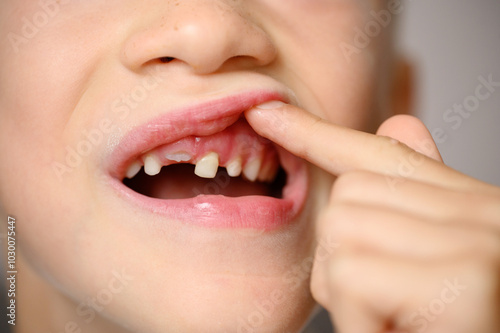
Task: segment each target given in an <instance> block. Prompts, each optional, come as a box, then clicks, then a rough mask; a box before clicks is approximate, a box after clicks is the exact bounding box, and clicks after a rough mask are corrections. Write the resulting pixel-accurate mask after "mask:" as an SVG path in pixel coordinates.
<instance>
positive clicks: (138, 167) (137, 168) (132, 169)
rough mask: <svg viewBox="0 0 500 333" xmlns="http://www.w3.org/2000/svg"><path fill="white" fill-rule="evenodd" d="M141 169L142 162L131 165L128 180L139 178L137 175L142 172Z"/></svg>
mask: <svg viewBox="0 0 500 333" xmlns="http://www.w3.org/2000/svg"><path fill="white" fill-rule="evenodd" d="M141 168H142V164H141V162H139V161H135V162H134V163H132V165H130V166H129V167H128V170H127V175H126V176H127V178H129V179H132V178H134V177H135V176H137V174H138V173H139V171H141Z"/></svg>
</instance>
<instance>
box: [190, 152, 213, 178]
mask: <svg viewBox="0 0 500 333" xmlns="http://www.w3.org/2000/svg"><path fill="white" fill-rule="evenodd" d="M218 168H219V154H217V153H213V152H212V153H208V154H207V155H205V157H203V158H202V159H201V160H199V161H198V163H196V167H195V169H194V173H195V174H196V175H197V176H198V177H201V178H215V175H217V169H218Z"/></svg>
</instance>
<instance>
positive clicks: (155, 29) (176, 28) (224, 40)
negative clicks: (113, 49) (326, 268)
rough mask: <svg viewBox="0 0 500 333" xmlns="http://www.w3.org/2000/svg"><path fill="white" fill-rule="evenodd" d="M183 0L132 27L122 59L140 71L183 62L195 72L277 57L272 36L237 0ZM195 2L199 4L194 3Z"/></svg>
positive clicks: (262, 62) (262, 63)
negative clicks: (219, 0)
mask: <svg viewBox="0 0 500 333" xmlns="http://www.w3.org/2000/svg"><path fill="white" fill-rule="evenodd" d="M228 2H230V3H231V4H225V5H224V6H221V4H219V5H218V6H216V5H215V4H214V3H213V2H202V1H189V0H183V1H182V2H179V4H178V6H175V7H167V8H166V9H165V11H167V15H162V13H159V15H157V18H156V19H150V20H149V23H148V24H146V28H145V29H143V30H141V31H137V32H134V33H132V34H131V35H130V37H129V38H128V39H127V41H126V43H125V46H124V49H123V52H122V54H123V60H122V61H123V63H124V64H125V66H126V67H128V68H130V69H132V70H139V69H140V68H141V67H143V66H145V65H147V64H148V63H151V62H155V61H159V62H162V63H164V64H169V63H171V62H173V61H180V62H182V63H184V64H186V65H188V66H189V67H190V68H191V70H192V71H193V72H195V73H196V74H209V73H212V72H216V71H218V70H221V69H222V67H224V66H227V67H228V68H232V67H238V68H241V67H252V66H265V65H267V64H269V63H271V62H272V61H273V59H275V57H276V48H275V46H274V44H273V41H272V40H271V38H270V36H269V35H268V34H267V33H266V32H265V31H264V30H263V29H262V28H261V27H260V26H258V25H257V24H256V23H255V22H252V21H251V19H250V18H249V17H248V16H246V15H244V13H242V9H241V8H239V5H238V2H233V1H228ZM195 3H196V4H197V5H196V6H195Z"/></svg>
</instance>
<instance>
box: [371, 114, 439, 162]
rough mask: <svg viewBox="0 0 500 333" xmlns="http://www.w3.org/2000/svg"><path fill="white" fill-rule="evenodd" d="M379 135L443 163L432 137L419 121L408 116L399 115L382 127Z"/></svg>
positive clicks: (378, 132) (388, 120)
mask: <svg viewBox="0 0 500 333" xmlns="http://www.w3.org/2000/svg"><path fill="white" fill-rule="evenodd" d="M377 135H380V136H388V137H390V138H393V139H396V140H398V141H400V142H402V143H404V144H405V145H407V146H408V147H410V148H412V149H413V150H415V151H417V152H419V153H421V154H423V155H425V156H427V157H430V158H433V159H435V160H437V161H440V162H443V158H442V157H441V154H440V153H439V150H438V147H437V146H436V143H435V142H434V140H433V139H432V135H431V133H430V132H429V130H428V129H427V127H425V125H424V123H422V121H420V120H419V119H417V118H415V117H413V116H408V115H397V116H394V117H391V118H389V119H387V120H386V121H385V122H384V123H383V124H382V125H380V127H379V129H378V131H377Z"/></svg>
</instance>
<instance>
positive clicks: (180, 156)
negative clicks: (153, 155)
mask: <svg viewBox="0 0 500 333" xmlns="http://www.w3.org/2000/svg"><path fill="white" fill-rule="evenodd" d="M165 158H166V159H167V160H171V161H174V162H177V163H179V162H188V161H191V159H192V158H193V157H192V156H191V155H190V154H189V153H186V152H178V153H173V154H167V155H166V156H165Z"/></svg>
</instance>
